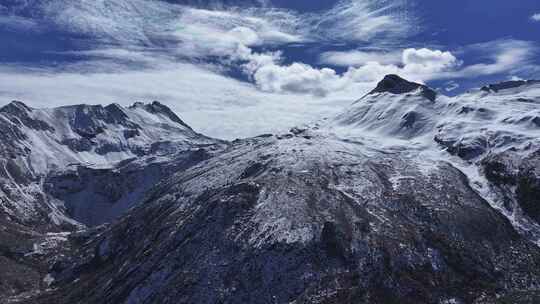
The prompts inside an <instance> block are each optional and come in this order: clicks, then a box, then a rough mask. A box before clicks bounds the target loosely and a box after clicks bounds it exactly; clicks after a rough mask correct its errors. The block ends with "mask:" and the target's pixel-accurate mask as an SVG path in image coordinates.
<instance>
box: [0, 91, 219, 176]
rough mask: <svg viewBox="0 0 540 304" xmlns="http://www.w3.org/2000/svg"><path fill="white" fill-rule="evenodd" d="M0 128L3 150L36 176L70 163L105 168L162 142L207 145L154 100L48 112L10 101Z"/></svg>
mask: <svg viewBox="0 0 540 304" xmlns="http://www.w3.org/2000/svg"><path fill="white" fill-rule="evenodd" d="M0 129H2V130H4V131H5V132H7V134H8V135H4V136H5V137H6V138H4V140H3V147H6V146H9V147H11V148H10V149H9V150H10V151H9V152H10V153H11V155H12V156H13V157H14V158H15V159H17V161H18V162H24V163H26V166H28V168H30V169H31V171H32V173H34V174H42V173H45V172H47V171H49V170H51V169H62V168H64V167H66V166H67V165H70V164H86V165H89V164H91V165H96V166H109V165H111V164H113V163H115V162H118V161H121V160H124V159H127V158H132V157H134V156H142V155H147V154H149V153H151V152H153V151H154V150H155V148H156V147H157V146H158V143H163V142H166V143H175V144H178V145H189V144H191V143H205V142H208V141H211V139H209V138H207V137H205V136H202V135H200V134H198V133H196V132H195V131H193V129H192V128H190V127H189V126H188V125H187V124H186V123H184V122H183V121H182V120H181V119H180V118H179V117H178V116H176V115H175V114H174V113H173V112H172V111H171V110H170V109H169V108H168V107H166V106H165V105H163V104H161V103H159V102H156V101H155V102H153V103H151V104H144V103H135V104H134V105H132V106H130V107H122V106H120V105H118V104H110V105H107V106H102V105H73V106H64V107H57V108H46V109H35V108H31V107H29V106H27V105H25V104H24V103H22V102H20V101H14V102H11V103H9V104H8V105H6V106H4V107H2V108H0ZM9 134H11V135H9ZM6 149H7V148H6Z"/></svg>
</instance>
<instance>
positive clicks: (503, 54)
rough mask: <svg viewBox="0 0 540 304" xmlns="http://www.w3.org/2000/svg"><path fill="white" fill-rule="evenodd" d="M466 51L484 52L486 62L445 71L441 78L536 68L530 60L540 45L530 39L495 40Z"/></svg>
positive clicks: (478, 75) (468, 48) (470, 47)
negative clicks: (529, 40)
mask: <svg viewBox="0 0 540 304" xmlns="http://www.w3.org/2000/svg"><path fill="white" fill-rule="evenodd" d="M465 51H466V52H479V53H481V54H483V57H485V58H484V61H486V62H485V63H477V64H471V65H467V66H464V67H463V68H462V69H459V70H456V71H452V72H448V73H445V74H443V75H441V76H440V78H447V79H448V78H475V77H480V76H486V75H495V74H500V73H514V72H516V71H520V70H526V69H529V68H535V67H536V66H535V65H534V64H532V63H531V62H530V60H531V59H533V58H534V56H535V55H536V54H537V53H538V47H537V45H536V44H535V43H532V42H528V41H521V40H495V41H490V42H486V43H479V44H475V45H471V46H469V47H467V48H466V49H465Z"/></svg>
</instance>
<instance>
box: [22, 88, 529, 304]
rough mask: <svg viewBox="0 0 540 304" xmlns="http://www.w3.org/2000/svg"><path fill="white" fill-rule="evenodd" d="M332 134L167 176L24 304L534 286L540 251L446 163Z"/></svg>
mask: <svg viewBox="0 0 540 304" xmlns="http://www.w3.org/2000/svg"><path fill="white" fill-rule="evenodd" d="M379 96H380V100H379V101H380V102H384V101H385V100H386V97H387V95H386V93H382V94H381V95H379ZM388 96H389V95H388ZM392 97H396V96H392ZM414 100H417V101H419V102H422V103H423V102H424V100H420V99H414ZM430 102H431V101H430ZM355 106H358V103H357V104H356V105H355ZM349 112H350V111H349ZM338 121H339V120H338ZM332 123H333V122H330V123H329V125H323V124H319V125H316V124H315V125H311V126H307V127H297V128H293V129H291V131H290V133H287V134H279V135H265V136H259V137H256V138H249V139H243V140H237V141H235V142H233V143H231V145H230V146H228V147H227V148H226V149H224V150H223V151H221V152H220V153H217V154H216V155H214V157H211V158H208V159H205V160H204V161H201V162H200V163H198V164H196V165H194V166H191V167H189V168H187V169H186V170H182V171H179V172H177V173H176V174H174V175H172V176H170V177H168V178H167V179H165V180H163V181H162V182H161V183H159V184H158V185H157V186H156V188H155V189H154V190H153V191H152V194H151V195H149V196H148V199H147V200H146V201H145V203H144V204H140V205H138V206H137V207H135V208H134V209H132V210H131V211H130V212H129V213H128V215H126V216H124V217H122V218H121V219H120V220H118V221H116V222H114V223H112V225H110V226H109V227H107V228H105V229H104V230H102V231H100V233H99V234H95V235H94V236H93V237H91V239H90V240H89V241H88V242H87V243H85V244H84V245H83V246H80V247H79V250H78V251H76V253H74V254H72V255H71V256H68V257H66V262H65V264H69V265H71V266H69V267H67V268H65V269H60V270H59V271H53V272H51V277H53V278H54V283H53V284H52V285H51V286H52V288H53V290H51V291H49V292H44V293H42V294H40V296H39V298H37V299H36V298H34V299H32V301H34V302H37V303H58V302H60V303H72V302H80V301H84V302H86V303H103V302H114V303H219V302H225V303H261V304H263V303H404V304H408V303H411V304H412V303H494V302H495V301H496V298H497V297H498V296H500V295H506V294H509V293H512V292H521V291H529V290H535V289H537V288H538V287H539V286H538V282H539V280H540V268H539V267H536V266H537V265H539V264H540V248H539V247H538V246H535V245H534V244H533V243H531V242H530V241H529V240H528V239H527V238H526V237H524V236H521V235H519V234H518V233H516V230H515V229H514V227H513V226H512V225H511V222H510V221H508V220H507V218H505V217H504V216H503V215H501V214H500V213H499V212H498V211H496V210H494V209H493V208H492V207H491V206H490V205H489V204H488V202H487V201H486V200H485V199H484V198H483V196H481V195H479V193H478V192H477V191H475V189H474V188H473V187H472V185H471V183H470V182H471V181H470V179H468V178H467V176H466V175H465V174H464V173H463V171H461V170H460V169H459V168H457V167H456V166H455V165H454V162H453V160H452V159H451V156H450V154H448V153H447V152H445V151H440V150H441V149H440V148H439V152H440V153H441V156H440V157H439V158H435V157H431V158H428V157H426V155H422V153H421V152H422V149H421V148H418V147H416V146H414V142H413V140H414V138H412V139H403V138H395V139H392V138H390V136H385V137H383V135H381V134H380V133H379V134H376V136H373V135H371V134H369V132H370V131H369V130H366V129H361V128H359V127H357V126H354V125H353V126H352V127H348V128H347V129H348V130H349V132H350V133H349V135H350V136H346V137H345V136H342V135H343V134H342V133H339V132H337V131H339V130H338V129H337V128H334V126H333V125H332ZM340 127H342V128H343V127H344V126H343V125H341V126H340ZM382 129H384V128H382ZM379 130H381V129H379ZM426 132H427V131H426ZM355 134H356V135H355ZM370 135H371V136H370ZM407 136H410V134H407ZM419 136H420V137H426V135H423V134H422V135H419ZM431 141H432V147H431V148H430V149H432V148H433V147H437V146H438V144H437V143H436V142H435V141H434V140H433V138H432V139H431ZM407 143H408V144H407ZM443 154H445V155H446V156H442V155H443ZM179 286H180V287H179Z"/></svg>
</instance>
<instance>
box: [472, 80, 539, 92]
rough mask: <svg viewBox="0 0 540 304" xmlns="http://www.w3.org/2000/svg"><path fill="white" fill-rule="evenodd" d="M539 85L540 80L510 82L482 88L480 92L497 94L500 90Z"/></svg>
mask: <svg viewBox="0 0 540 304" xmlns="http://www.w3.org/2000/svg"><path fill="white" fill-rule="evenodd" d="M533 84H540V80H511V81H503V82H499V83H495V84H489V85H487V86H483V87H482V88H481V89H480V90H482V91H484V92H495V93H497V92H499V91H501V90H507V89H513V88H518V87H522V86H527V85H533Z"/></svg>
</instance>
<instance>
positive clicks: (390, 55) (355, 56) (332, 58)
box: [319, 50, 402, 67]
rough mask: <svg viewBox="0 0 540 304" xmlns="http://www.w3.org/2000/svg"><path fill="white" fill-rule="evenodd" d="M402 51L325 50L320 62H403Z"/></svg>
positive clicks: (336, 64)
mask: <svg viewBox="0 0 540 304" xmlns="http://www.w3.org/2000/svg"><path fill="white" fill-rule="evenodd" d="M401 59H402V52H401V51H391V52H386V51H381V50H377V51H345V52H325V53H323V54H321V56H320V59H319V61H320V63H324V64H331V65H335V66H342V67H343V66H344V67H350V66H356V67H357V66H361V65H364V64H366V63H368V62H378V63H381V64H399V63H401Z"/></svg>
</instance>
